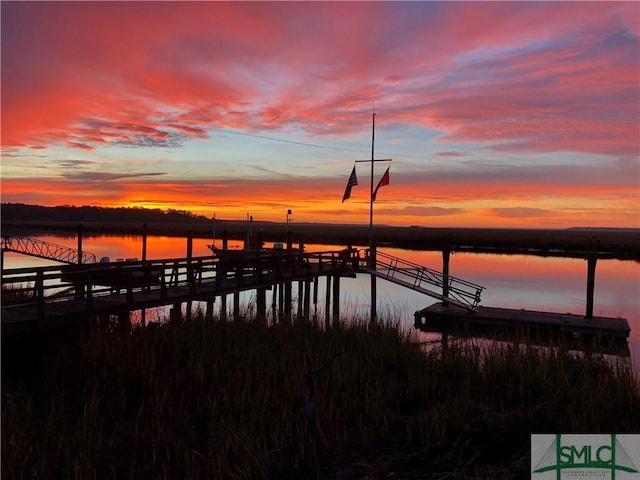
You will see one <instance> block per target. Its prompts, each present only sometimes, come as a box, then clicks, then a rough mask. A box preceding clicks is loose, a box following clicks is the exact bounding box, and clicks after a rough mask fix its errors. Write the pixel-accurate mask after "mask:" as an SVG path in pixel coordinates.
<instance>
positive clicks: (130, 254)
mask: <svg viewBox="0 0 640 480" xmlns="http://www.w3.org/2000/svg"><path fill="white" fill-rule="evenodd" d="M39 238H40V239H42V240H45V241H48V242H52V243H56V244H60V245H66V246H69V247H76V246H77V240H76V238H75V237H60V236H41V237H39ZM210 243H211V240H204V239H194V241H193V255H194V256H204V255H208V254H209V253H210V250H209V249H208V248H207V244H210ZM186 245H187V242H186V239H184V238H170V237H148V239H147V259H159V258H173V257H184V256H186ZM218 246H220V241H218ZM229 248H240V244H239V243H234V242H230V243H229ZM339 248H343V247H342V246H339V247H338V246H336V247H332V246H327V245H305V249H306V250H307V251H323V250H333V249H339ZM83 249H84V250H85V251H87V252H91V253H94V254H95V255H96V257H97V258H98V259H100V258H101V257H104V256H108V257H110V258H111V260H115V259H119V258H136V257H137V258H141V256H142V239H141V237H139V236H98V237H85V238H84V239H83ZM380 250H381V251H384V252H385V253H388V254H390V255H394V256H398V257H400V258H402V259H404V260H408V261H410V262H414V263H417V264H419V265H424V266H425V267H429V268H433V269H435V270H441V269H442V256H441V254H440V253H439V252H424V251H412V250H400V249H380ZM55 264H56V263H55V262H49V261H47V260H42V259H38V258H34V257H27V256H24V255H18V254H13V253H5V268H18V267H27V266H40V265H55ZM449 268H450V274H451V275H453V276H456V277H460V278H463V279H465V280H468V281H471V282H473V283H477V284H480V285H482V286H484V287H485V288H486V290H485V291H483V293H482V302H481V305H485V306H491V307H505V308H524V309H530V310H541V311H549V312H562V313H574V314H584V313H585V309H586V283H587V262H586V261H585V260H581V259H567V258H552V257H548V258H543V257H534V256H525V255H486V254H471V253H455V254H452V255H451V260H450V267H449ZM295 286H296V284H294V291H293V295H294V297H295V296H296V293H297V292H296V290H295ZM324 288H325V284H324V280H320V283H319V288H318V290H319V291H318V306H317V311H318V314H319V315H321V317H320V318H324V298H325V296H324ZM341 290H342V298H341V300H342V301H341V313H342V314H343V315H345V316H346V317H348V318H352V317H353V316H358V315H359V316H361V317H362V318H367V316H368V312H369V294H370V280H369V276H368V275H359V276H358V277H357V278H355V279H348V278H344V279H342V280H341ZM377 291H378V315H379V316H380V317H382V318H384V317H385V316H386V317H388V318H393V319H403V323H402V325H403V326H405V327H407V328H411V327H412V325H413V314H414V312H415V311H416V310H420V309H422V308H424V307H427V306H429V305H431V304H432V303H435V302H436V300H435V299H432V298H430V297H427V296H425V295H422V294H419V293H415V292H413V291H411V290H408V289H406V288H403V287H400V286H397V285H394V284H392V283H390V282H387V281H385V280H380V279H379V280H378V281H377ZM251 300H252V297H251V294H249V293H247V294H246V295H245V298H244V299H243V301H244V302H250V301H251ZM267 302H268V303H267V305H270V304H271V303H270V298H269V297H267ZM232 303H233V302H228V304H232ZM296 306H297V305H296ZM312 311H313V306H312ZM593 313H594V315H597V316H605V317H618V316H620V317H623V318H626V319H627V320H628V321H629V325H630V326H631V336H630V342H629V346H630V349H631V351H632V357H633V358H634V364H635V366H636V371H640V263H638V262H632V261H619V260H598V264H597V267H596V281H595V294H594V309H593Z"/></svg>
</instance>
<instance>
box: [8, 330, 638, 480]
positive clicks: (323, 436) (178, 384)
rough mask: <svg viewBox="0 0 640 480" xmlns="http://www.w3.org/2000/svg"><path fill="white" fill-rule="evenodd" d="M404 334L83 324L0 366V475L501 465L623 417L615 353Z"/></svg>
mask: <svg viewBox="0 0 640 480" xmlns="http://www.w3.org/2000/svg"><path fill="white" fill-rule="evenodd" d="M412 340H413V339H412V338H411V335H410V334H409V333H403V332H402V331H400V330H399V329H398V328H397V327H396V326H394V325H391V324H389V323H387V324H385V325H383V326H380V327H375V328H368V327H367V326H366V325H365V324H364V323H362V322H357V321H356V322H349V326H345V325H342V326H340V327H338V328H331V329H327V330H324V329H322V328H320V327H319V326H317V325H314V324H312V323H304V322H300V323H297V324H294V325H289V326H287V325H272V326H265V325H260V324H258V323H254V322H250V321H244V320H243V321H235V322H220V321H214V322H207V321H204V320H202V319H198V318H196V319H195V320H193V321H191V322H185V323H182V324H173V325H152V326H148V327H147V328H144V329H143V328H139V329H135V330H134V331H133V332H132V333H131V334H128V335H123V334H118V333H116V332H113V333H104V332H92V333H89V334H87V335H85V336H84V338H82V339H81V341H80V342H67V344H65V345H60V346H58V347H56V348H49V349H47V351H46V353H45V354H44V355H45V356H46V358H44V359H43V361H42V362H41V365H42V368H41V370H40V371H39V372H37V373H36V374H34V375H32V376H31V377H30V378H22V379H21V380H19V381H13V382H11V383H5V382H4V380H3V394H4V398H3V404H2V475H3V477H4V478H223V479H227V478H229V479H253V478H256V479H258V478H274V479H275V478H290V479H293V478H386V477H389V478H391V477H393V475H392V474H395V475H396V477H395V478H442V477H443V475H444V476H449V478H457V477H466V478H468V477H474V476H475V477H477V478H482V477H486V476H492V477H494V478H516V477H518V476H522V475H525V474H527V471H528V470H527V469H528V468H529V459H528V454H529V439H530V437H529V435H530V433H531V432H572V431H588V432H597V431H607V432H609V431H615V432H628V431H638V430H640V420H639V419H640V392H639V389H638V385H637V383H636V381H635V380H634V377H633V374H632V372H631V369H630V367H629V366H628V365H627V364H626V363H624V362H618V363H616V362H613V363H611V362H605V361H604V360H603V359H602V358H600V357H596V356H592V357H591V358H586V359H577V358H574V357H573V356H571V355H568V354H567V353H566V352H563V351H560V350H542V349H539V348H531V347H528V346H527V345H522V344H519V345H512V346H509V345H507V346H491V345H488V346H486V345H485V346H482V347H480V346H478V347H477V348H476V347H473V346H472V348H469V347H468V346H462V345H457V344H452V345H451V346H450V347H449V348H447V349H445V350H441V349H439V348H431V349H430V350H428V351H427V352H425V351H424V348H423V347H422V346H420V345H419V344H417V343H416V342H414V341H412ZM305 345H308V352H309V358H310V363H311V366H312V367H313V368H314V369H317V371H316V372H317V373H316V374H315V375H314V390H315V395H314V396H313V403H314V409H315V427H316V428H313V429H311V428H309V422H308V421H307V420H308V419H307V418H306V417H305V402H304V399H305V388H307V387H306V384H305V374H306V373H307V372H308V370H307V368H306V367H305ZM331 359H333V360H332V361H330V360H331ZM323 365H325V366H324V367H323V368H319V367H321V366H323ZM394 472H395V473H394Z"/></svg>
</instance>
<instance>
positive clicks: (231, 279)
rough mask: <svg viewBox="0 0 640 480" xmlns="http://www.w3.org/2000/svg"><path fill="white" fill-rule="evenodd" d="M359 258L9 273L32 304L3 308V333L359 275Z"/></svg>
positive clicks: (297, 256)
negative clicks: (355, 267) (322, 278)
mask: <svg viewBox="0 0 640 480" xmlns="http://www.w3.org/2000/svg"><path fill="white" fill-rule="evenodd" d="M353 255H357V251H355V250H341V251H329V252H314V253H299V252H296V253H288V252H286V251H284V252H278V253H260V254H251V253H247V254H243V255H233V256H231V257H230V258H216V257H211V256H208V257H195V258H191V259H189V258H181V259H165V260H152V261H144V262H142V261H130V262H112V263H104V264H91V265H66V266H55V267H40V268H36V269H13V270H6V271H4V272H3V277H2V285H3V288H5V287H10V286H11V288H13V289H14V290H15V292H17V293H18V294H22V295H23V296H24V297H25V301H22V302H19V303H14V302H3V306H2V331H3V334H6V333H11V332H14V331H25V330H26V331H29V330H32V329H46V328H48V327H50V326H54V325H62V324H64V323H65V322H77V321H78V318H79V317H82V318H87V317H88V316H96V315H116V314H117V315H120V314H122V313H123V312H124V313H128V312H131V311H134V310H141V309H145V308H152V307H160V306H164V305H176V304H179V303H182V302H189V301H207V302H209V301H211V302H212V301H213V300H214V299H215V298H216V297H224V296H226V295H227V294H237V293H239V292H241V291H246V290H257V291H263V292H264V290H266V289H271V288H272V287H273V286H274V285H287V284H289V288H290V284H291V282H294V281H300V282H311V281H313V280H314V279H317V278H318V277H320V276H331V277H334V278H336V277H337V278H339V277H355V272H354V270H353V267H352V265H353V260H352V256H353ZM334 295H335V293H334ZM307 301H308V295H307ZM334 304H335V299H334ZM259 308H260V307H259ZM262 308H263V309H264V306H263V307H262ZM258 313H261V312H258ZM262 313H264V312H262Z"/></svg>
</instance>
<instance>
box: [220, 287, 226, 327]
mask: <svg viewBox="0 0 640 480" xmlns="http://www.w3.org/2000/svg"><path fill="white" fill-rule="evenodd" d="M220 320H222V321H223V322H226V321H227V295H226V294H224V293H223V294H222V295H220Z"/></svg>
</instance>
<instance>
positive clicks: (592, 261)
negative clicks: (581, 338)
mask: <svg viewBox="0 0 640 480" xmlns="http://www.w3.org/2000/svg"><path fill="white" fill-rule="evenodd" d="M588 245H589V252H588V256H587V311H586V314H585V318H589V319H591V318H593V293H594V290H595V283H596V263H597V262H598V240H597V239H595V238H594V239H592V240H590V241H589V244H588Z"/></svg>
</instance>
